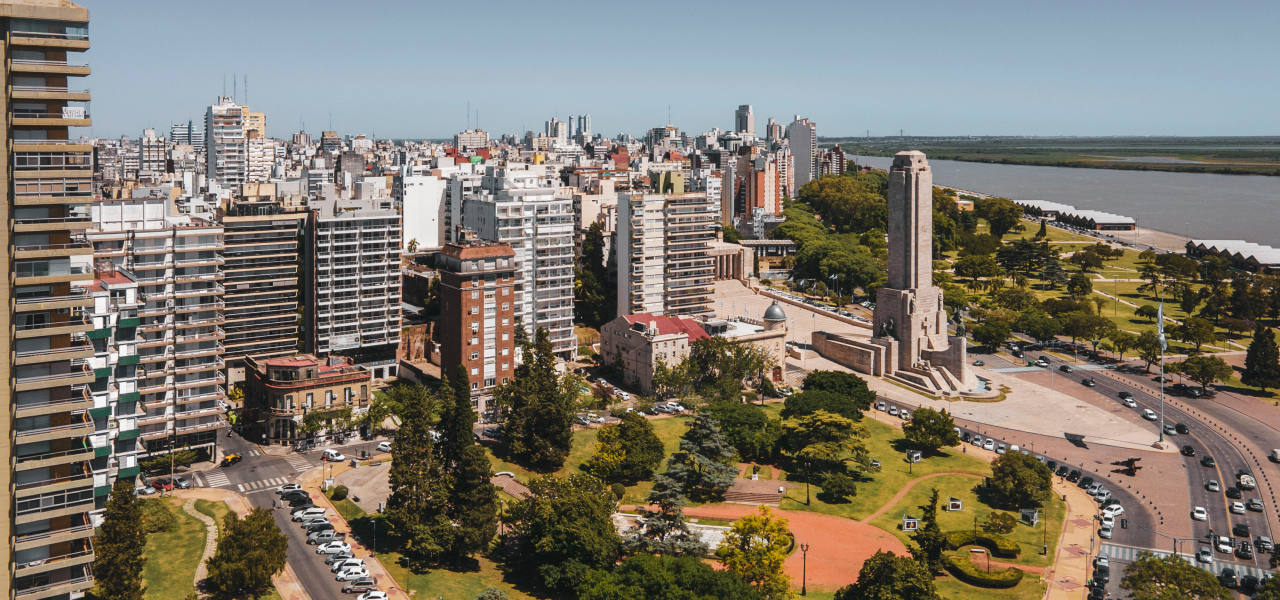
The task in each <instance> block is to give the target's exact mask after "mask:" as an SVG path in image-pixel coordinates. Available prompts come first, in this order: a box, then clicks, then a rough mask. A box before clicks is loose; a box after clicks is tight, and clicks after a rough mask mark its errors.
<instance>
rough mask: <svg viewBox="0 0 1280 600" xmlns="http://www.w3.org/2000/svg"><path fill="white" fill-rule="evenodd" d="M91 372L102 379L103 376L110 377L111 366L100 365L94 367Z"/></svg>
mask: <svg viewBox="0 0 1280 600" xmlns="http://www.w3.org/2000/svg"><path fill="white" fill-rule="evenodd" d="M93 374H94V376H96V377H97V378H98V379H102V378H103V377H110V376H111V367H102V368H101V369H94V370H93Z"/></svg>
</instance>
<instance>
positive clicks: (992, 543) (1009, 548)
mask: <svg viewBox="0 0 1280 600" xmlns="http://www.w3.org/2000/svg"><path fill="white" fill-rule="evenodd" d="M971 544H972V545H977V546H982V547H983V548H986V549H987V550H990V551H991V552H992V553H993V554H995V555H996V556H1002V557H1007V558H1017V556H1018V555H1019V554H1021V553H1022V546H1019V545H1018V543H1017V542H1014V541H1013V540H1010V539H1008V538H1006V537H1004V536H1002V535H999V534H995V533H979V534H977V535H974V533H973V531H971V530H967V529H966V530H964V531H952V532H949V533H947V545H948V547H950V548H951V549H952V550H955V549H958V548H960V547H961V546H968V545H971Z"/></svg>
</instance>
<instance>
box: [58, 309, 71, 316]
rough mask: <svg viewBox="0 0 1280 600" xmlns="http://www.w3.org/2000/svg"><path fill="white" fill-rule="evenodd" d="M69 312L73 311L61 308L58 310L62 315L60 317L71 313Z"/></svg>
mask: <svg viewBox="0 0 1280 600" xmlns="http://www.w3.org/2000/svg"><path fill="white" fill-rule="evenodd" d="M69 312H71V309H70V308H59V309H58V314H60V315H65V314H67V313H69Z"/></svg>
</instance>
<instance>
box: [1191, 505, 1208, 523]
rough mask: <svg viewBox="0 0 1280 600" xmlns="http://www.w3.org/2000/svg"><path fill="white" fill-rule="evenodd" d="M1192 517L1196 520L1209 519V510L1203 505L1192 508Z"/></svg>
mask: <svg viewBox="0 0 1280 600" xmlns="http://www.w3.org/2000/svg"><path fill="white" fill-rule="evenodd" d="M1191 518H1192V519H1195V520H1196V521H1208V520H1209V511H1207V510H1205V509H1204V507H1203V506H1197V507H1195V508H1194V509H1192V510H1191Z"/></svg>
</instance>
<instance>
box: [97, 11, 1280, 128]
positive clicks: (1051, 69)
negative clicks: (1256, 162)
mask: <svg viewBox="0 0 1280 600" xmlns="http://www.w3.org/2000/svg"><path fill="white" fill-rule="evenodd" d="M85 5H86V6H87V7H88V8H89V9H90V11H91V14H92V15H93V18H94V31H93V33H94V39H95V46H94V74H93V75H92V76H90V77H89V78H88V81H87V83H88V85H89V86H91V87H92V89H93V90H94V99H95V104H96V106H95V107H94V108H95V115H94V121H95V124H94V129H93V131H92V133H93V135H96V136H99V137H118V136H120V135H128V136H130V137H137V136H138V135H139V134H140V133H141V131H142V130H143V129H144V128H146V127H147V126H151V127H154V128H155V129H156V130H157V132H164V133H163V134H162V135H167V132H168V129H169V125H170V124H171V123H174V122H186V121H187V120H188V119H191V120H195V121H200V120H201V119H202V118H203V112H204V109H205V107H207V106H208V105H209V104H211V103H212V102H214V101H215V100H216V98H217V96H219V95H221V94H222V93H223V82H224V78H225V81H226V94H227V95H232V94H233V93H234V95H235V96H236V97H237V100H238V101H239V102H241V103H243V104H248V105H249V106H251V107H252V108H253V110H255V111H261V112H265V113H266V114H267V115H268V122H267V133H268V135H270V136H272V137H276V138H287V137H288V136H289V135H291V134H292V133H294V132H296V131H298V129H299V128H300V125H301V123H302V122H305V123H306V130H307V131H308V132H310V133H313V134H318V132H319V131H321V130H325V129H330V113H332V129H334V130H337V131H339V132H341V133H343V134H348V133H349V134H355V133H361V132H362V133H366V134H368V135H370V136H372V135H374V134H375V132H376V135H377V136H378V137H379V138H384V139H386V138H408V139H422V138H430V139H445V138H448V137H450V136H452V135H453V134H454V133H457V132H459V131H462V130H463V129H466V128H468V124H469V125H470V127H471V128H474V127H475V126H476V124H477V120H478V122H479V125H480V126H481V127H482V128H484V129H485V130H486V131H490V132H493V133H494V134H503V133H510V134H523V133H524V132H525V131H528V130H533V131H540V130H541V129H542V124H543V122H544V121H545V120H548V119H550V118H552V117H558V118H560V119H562V120H563V119H565V118H567V117H568V116H569V115H578V114H591V115H592V116H593V119H595V122H594V124H593V130H594V131H595V132H598V133H602V134H604V135H606V136H609V137H613V136H614V135H616V134H618V133H629V134H632V135H637V136H638V135H641V134H643V132H644V131H645V130H646V129H648V128H650V127H654V126H658V125H663V124H666V123H667V122H668V115H670V121H671V122H672V123H673V124H675V125H677V126H679V127H680V128H681V129H682V130H687V131H695V132H696V131H704V130H710V129H712V128H714V127H719V128H721V129H724V130H728V129H730V128H732V127H733V125H734V114H733V113H734V109H735V108H736V107H737V106H739V105H741V104H751V105H753V106H754V107H755V115H756V118H757V120H758V122H759V123H761V124H763V123H764V122H765V121H766V120H767V119H768V118H770V117H773V118H774V119H775V120H776V121H778V122H779V123H784V124H785V123H790V122H791V120H792V118H793V116H794V115H796V114H800V115H804V116H805V117H808V118H810V119H812V120H813V121H814V122H816V123H817V124H818V126H819V134H820V135H822V136H824V137H825V136H851V135H862V134H865V133H866V132H867V131H868V130H870V133H871V135H873V136H875V135H896V134H897V133H898V132H899V131H900V130H902V131H905V132H906V133H907V134H908V135H911V134H916V135H1265V134H1267V133H1274V132H1275V131H1276V130H1277V129H1280V119H1278V118H1277V117H1274V116H1271V111H1268V110H1266V109H1267V108H1268V107H1267V106H1266V100H1265V99H1266V98H1269V97H1273V96H1274V95H1275V93H1276V91H1277V89H1276V88H1277V86H1280V84H1277V83H1276V82H1274V81H1272V80H1269V79H1266V78H1256V77H1251V76H1247V75H1246V74H1249V73H1257V72H1265V69H1266V67H1267V65H1266V63H1265V61H1266V57H1267V56H1268V55H1269V53H1268V52H1267V49H1266V48H1265V46H1264V45H1265V44H1266V42H1265V41H1264V40H1266V39H1268V34H1267V33H1268V31H1269V29H1270V26H1271V25H1273V24H1275V23H1276V21H1278V20H1280V8H1277V7H1275V6H1273V5H1266V4H1258V5H1256V6H1255V7H1254V8H1252V9H1250V10H1233V11H1215V12H1207V11H1200V10H1197V9H1194V8H1191V7H1189V6H1184V5H1180V4H1173V5H1169V4H1161V5H1160V6H1161V10H1160V11H1158V12H1157V11H1155V10H1154V5H1152V4H1146V3H1139V4H1127V5H1123V6H1105V7H1103V6H1101V5H1100V6H1098V7H1097V8H1096V9H1088V7H1079V6H1075V5H1073V6H1071V7H1069V8H1058V7H1045V6H1004V5H1002V4H1000V3H977V4H968V5H965V6H963V7H961V6H949V5H945V4H941V3H914V4H911V5H901V6H895V7H894V11H893V12H892V13H889V12H884V11H878V10H873V8H875V7H874V6H873V5H848V6H846V5H843V4H834V3H832V4H824V3H815V4H810V5H807V7H806V8H807V10H805V11H802V12H801V11H797V12H795V15H794V18H793V19H790V20H786V19H784V21H786V22H791V23H792V25H790V26H788V27H782V28H778V29H776V30H770V31H765V32H764V33H762V30H761V28H762V27H764V26H766V25H767V24H768V23H770V22H771V19H772V17H770V14H771V13H777V12H778V8H777V7H776V6H771V5H766V4H763V3H747V4H727V3H715V4H707V5H698V6H687V5H675V4H656V5H654V4H646V5H645V6H635V7H616V6H600V5H590V6H578V5H565V6H563V7H562V8H558V9H555V10H547V9H546V8H545V7H531V6H526V5H517V4H503V3H499V4H496V5H494V8H493V9H492V10H486V11H485V12H484V14H483V15H477V14H474V12H473V11H471V10H470V9H468V8H467V7H466V5H439V6H407V7H406V6H398V5H393V4H389V3H372V4H371V5H370V6H369V8H368V9H365V10H360V11H352V10H350V9H349V5H345V4H339V3H336V2H315V3H311V4H307V5H305V8H306V10H302V8H304V7H303V5H299V4H275V3H270V4H265V5H258V4H253V5H251V4H247V3H238V2H232V3H228V4H227V5H226V8H227V10H221V11H207V10H205V9H204V7H203V6H201V5H181V4H178V5H170V6H166V7H165V10H163V11H157V10H155V9H154V6H152V5H149V4H147V3H143V2H133V1H123V2H111V3H104V2H101V1H100V0H99V1H93V0H90V1H87V2H85ZM246 12H248V13H251V14H253V15H254V18H251V19H245V18H243V17H244V15H245V14H246ZM664 15H668V16H670V15H676V16H678V17H679V22H684V23H689V24H697V23H705V24H712V25H713V26H711V27H707V28H705V30H704V31H698V30H693V29H690V30H689V31H686V33H684V34H681V35H680V36H679V37H675V38H672V37H668V35H666V34H663V35H658V34H657V33H656V30H655V29H650V28H645V27H635V28H634V29H630V31H631V35H632V37H631V38H630V40H629V41H626V42H615V41H613V40H615V39H623V40H626V39H628V38H626V37H619V35H618V34H620V33H621V34H624V35H625V34H626V32H627V29H623V28H624V27H625V25H619V24H626V23H637V24H639V23H645V22H649V21H652V20H654V19H659V18H664ZM894 21H900V22H910V23H912V27H910V28H907V29H906V30H907V31H910V32H911V35H905V36H904V35H903V34H902V33H901V32H902V31H903V30H902V29H901V28H900V27H898V26H893V25H892V22H894ZM197 23H198V24H200V26H199V27H195V26H194V24H197ZM692 31H698V33H696V34H695V33H691V32H692ZM531 32H542V33H541V34H540V35H529V34H530V33H531ZM1197 39H1204V40H1209V39H1213V40H1219V41H1218V42H1215V43H1214V44H1201V45H1198V46H1197V49H1196V51H1195V52H1186V51H1185V48H1186V43H1187V41H1188V40H1192V41H1194V40H1197ZM533 40H536V42H534V41H533ZM604 40H608V41H607V42H605V43H601V42H602V41H604ZM757 40H758V42H757ZM1228 40H1229V41H1228ZM749 41H750V42H754V43H755V44H754V45H755V48H756V49H755V50H752V47H753V44H752V43H748V42H749ZM730 48H732V49H734V50H733V52H729V49H730ZM159 49H163V51H159ZM744 49H745V50H746V51H745V52H744V51H742V50H744ZM1067 49H1070V51H1066V50H1067ZM801 55H803V56H806V57H808V58H806V59H803V60H801ZM710 56H721V57H725V56H735V57H737V59H736V60H717V61H714V62H711V61H709V60H706V57H710ZM823 57H825V58H823ZM478 73H484V74H485V76H484V77H478V76H477V74H478ZM607 73H613V74H616V75H617V76H618V77H623V78H626V79H627V80H628V81H651V82H655V84H654V85H636V84H634V83H628V84H625V85H621V86H619V85H604V86H601V85H595V86H592V85H590V84H588V85H581V84H578V85H573V82H574V81H583V82H595V81H600V76H601V75H602V74H607ZM245 76H247V77H248V87H249V89H248V94H247V95H248V98H247V101H246V98H245V95H246V94H245V89H244V87H245V81H244V77H245ZM233 79H234V82H233ZM763 81H772V82H775V85H771V86H764V85H760V83H761V82H763ZM362 82H364V83H362ZM464 82H465V83H464ZM658 82H660V83H661V84H660V85H659V84H658ZM140 84H141V85H140ZM139 88H142V89H143V90H145V92H146V93H143V94H139V93H138V92H139V91H140V90H139ZM513 90H520V93H518V94H513V93H512V91H513ZM468 103H469V104H470V111H468ZM468 113H470V114H469V115H468ZM1189 115H1195V118H1194V119H1192V118H1188V116H1189ZM468 116H469V117H470V118H468ZM468 121H470V123H468ZM86 133H88V132H86ZM495 137H496V136H495Z"/></svg>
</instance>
